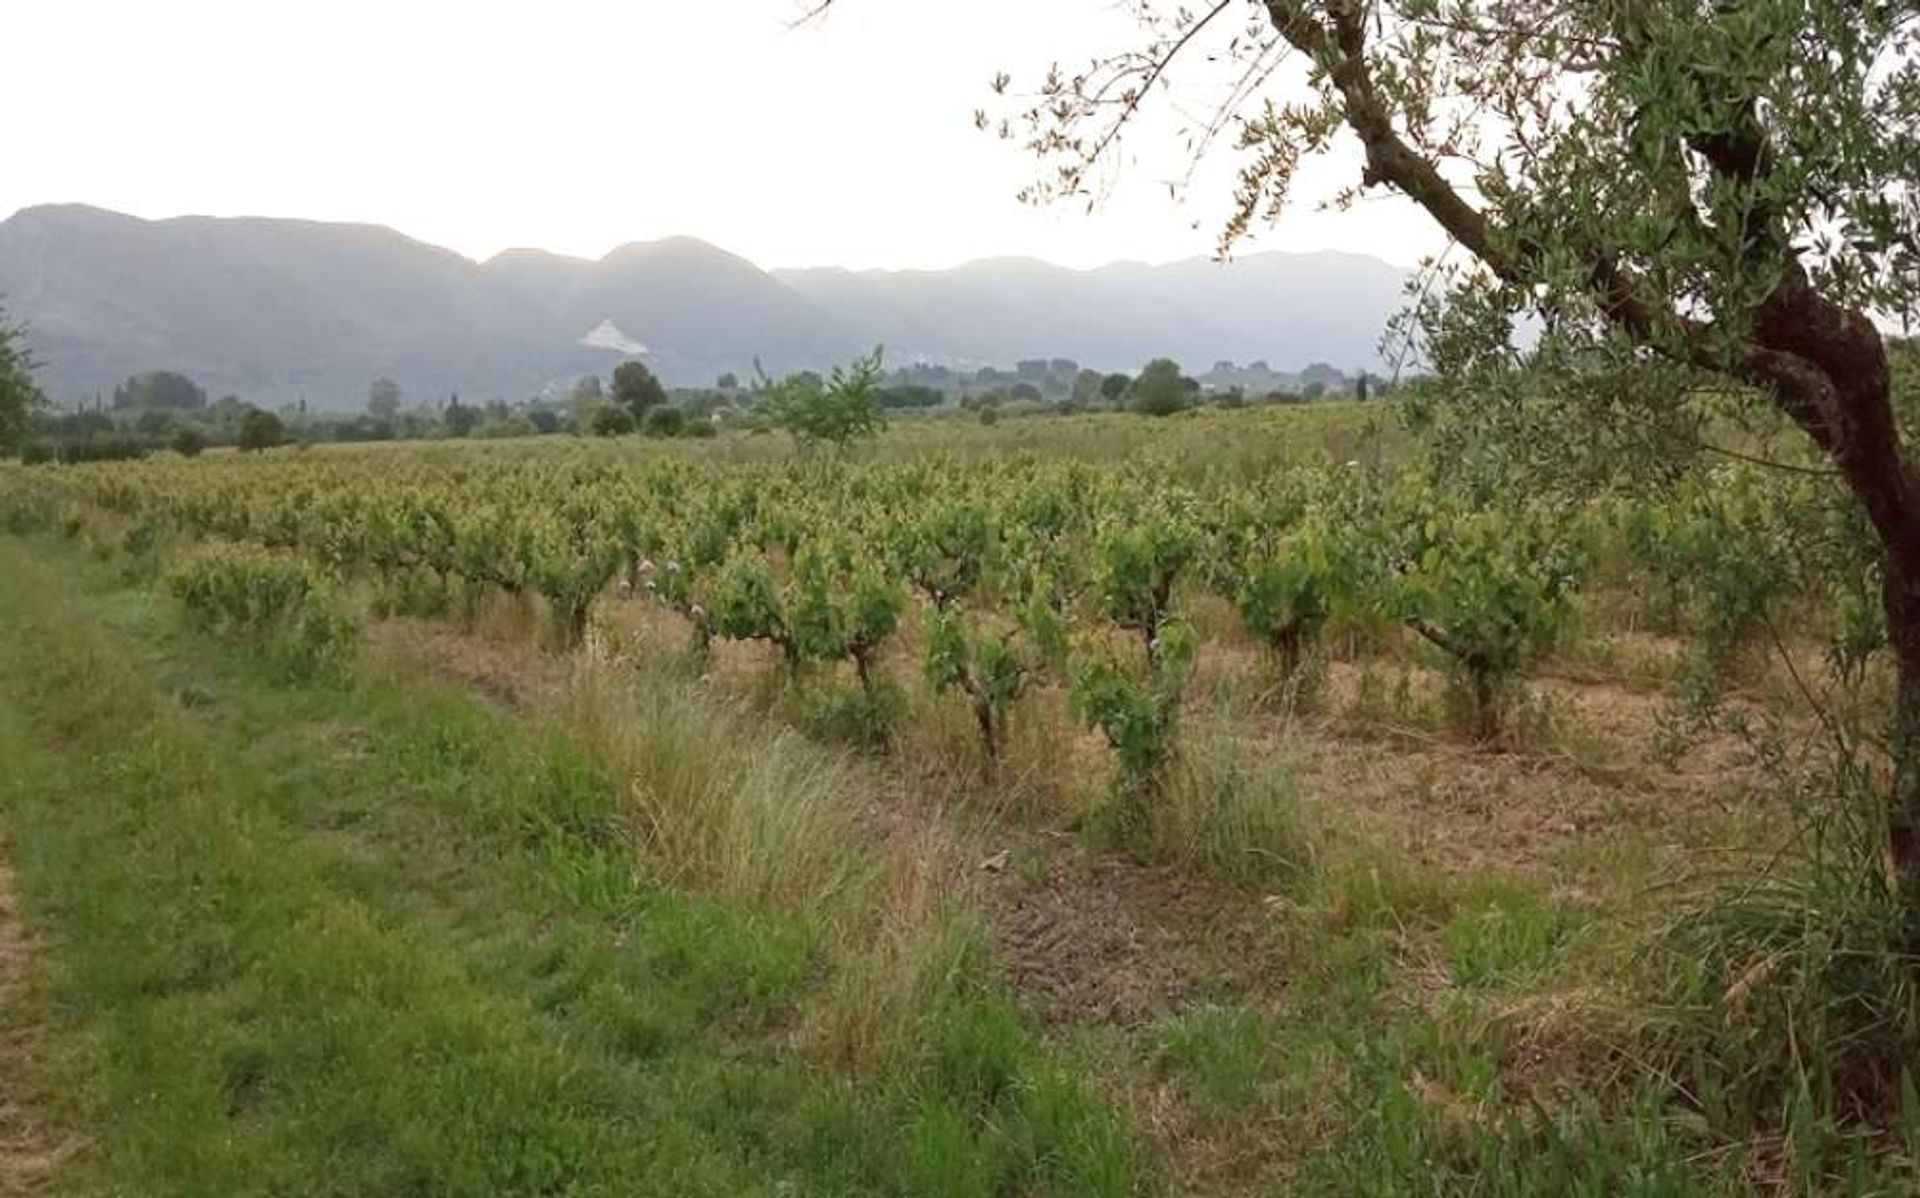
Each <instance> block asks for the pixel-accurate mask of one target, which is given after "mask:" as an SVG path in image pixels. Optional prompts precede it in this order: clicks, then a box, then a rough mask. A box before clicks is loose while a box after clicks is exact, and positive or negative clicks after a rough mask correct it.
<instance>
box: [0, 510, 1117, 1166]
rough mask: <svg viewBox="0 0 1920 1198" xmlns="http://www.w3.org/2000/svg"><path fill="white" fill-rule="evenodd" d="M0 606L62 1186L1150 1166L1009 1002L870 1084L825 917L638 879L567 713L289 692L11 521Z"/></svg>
mask: <svg viewBox="0 0 1920 1198" xmlns="http://www.w3.org/2000/svg"><path fill="white" fill-rule="evenodd" d="M0 626H4V627H6V628H7V629H9V630H10V633H9V635H7V636H5V637H3V638H0V761H4V762H5V763H6V765H7V768H6V769H4V770H3V771H0V820H4V821H5V824H6V826H7V827H8V828H9V829H10V831H11V853H12V859H13V865H14V867H15V869H16V872H17V875H18V886H19V889H20V892H21V907H22V910H23V911H24V912H25V914H26V916H27V922H28V923H29V924H30V925H31V927H32V928H33V929H34V931H35V933H36V935H37V937H38V938H40V939H43V940H44V942H45V945H46V951H45V954H44V955H45V958H46V960H45V961H44V962H43V965H44V966H45V968H44V970H42V971H40V972H43V973H44V975H45V979H46V986H45V989H46V1006H47V1010H48V1012H49V1018H50V1026H49V1030H48V1031H47V1032H46V1033H45V1035H46V1036H47V1037H48V1040H49V1044H48V1051H47V1052H45V1053H44V1054H40V1055H39V1056H38V1057H36V1063H35V1066H34V1073H35V1075H36V1076H35V1077H34V1079H33V1085H34V1092H35V1093H39V1094H48V1095H51V1094H60V1095H62V1096H63V1097H61V1098H60V1099H58V1100H57V1101H55V1102H53V1103H52V1106H53V1109H51V1110H47V1111H45V1112H44V1114H45V1115H46V1117H47V1118H49V1119H50V1120H51V1121H52V1122H53V1123H55V1124H56V1125H58V1126H59V1127H61V1128H63V1129H65V1130H69V1131H72V1132H76V1133H79V1132H84V1133H85V1146H84V1148H83V1150H82V1151H80V1152H78V1153H77V1154H76V1155H75V1156H74V1157H73V1158H72V1159H71V1160H69V1161H68V1162H67V1163H66V1164H65V1165H64V1167H63V1168H62V1169H61V1170H60V1171H59V1174H58V1176H57V1177H56V1178H55V1180H56V1182H57V1188H58V1190H59V1192H72V1193H103V1194H104V1193H115V1194H118V1193H139V1194H179V1195H196V1196H197V1195H225V1194H313V1195H319V1194H338V1195H380V1194H395V1195H401V1194H433V1195H467V1194H471V1195H495V1194H527V1195H532V1194H663V1195H669V1194H670V1195H699V1194H714V1195H721V1194H726V1195H737V1194H864V1193H872V1194H882V1193H900V1194H906V1193H913V1194H936V1193H950V1194H987V1193H993V1192H996V1191H1004V1190H1005V1189H1006V1188H1007V1187H1008V1186H1018V1187H1020V1188H1021V1189H1022V1190H1023V1191H1024V1192H1035V1193H1085V1194H1118V1193H1125V1192H1130V1191H1132V1190H1133V1189H1135V1187H1136V1185H1137V1171H1136V1169H1135V1168H1134V1166H1133V1165H1132V1164H1131V1163H1130V1161H1131V1158H1130V1156H1129V1150H1128V1149H1127V1148H1126V1146H1125V1144H1124V1141H1123V1139H1122V1138H1120V1137H1119V1136H1118V1133H1117V1132H1116V1131H1115V1129H1114V1125H1113V1123H1112V1121H1111V1120H1110V1119H1108V1118H1105V1117H1103V1116H1101V1115H1100V1113H1099V1112H1097V1111H1092V1110H1090V1109H1089V1108H1088V1107H1087V1103H1086V1100H1085V1099H1084V1098H1083V1097H1082V1096H1080V1095H1079V1094H1078V1092H1077V1091H1076V1090H1074V1089H1072V1088H1071V1087H1068V1086H1063V1085H1057V1084H1050V1083H1049V1082H1048V1077H1049V1076H1051V1075H1047V1074H1044V1073H1040V1074H1036V1073H1034V1067H1033V1066H1032V1064H1031V1062H1028V1061H1026V1060H1025V1059H1024V1058H1021V1057H1020V1053H1021V1052H1024V1051H1026V1050H1025V1049H1024V1048H1022V1047H1021V1045H1022V1044H1023V1043H1024V1042H1022V1041H1020V1040H1019V1038H1018V1036H1017V1035H1014V1034H1011V1033H1005V1034H1002V1033H998V1032H994V1031H993V1029H995V1028H997V1027H998V1025H997V1024H995V1023H994V1022H993V1021H992V1020H991V1019H986V1018H983V1019H979V1020H975V1021H973V1022H972V1023H969V1022H967V1021H966V1020H964V1019H962V1020H961V1021H960V1023H959V1025H958V1026H959V1027H960V1030H961V1031H962V1032H968V1033H969V1035H965V1036H962V1037H961V1040H962V1043H961V1047H960V1049H959V1050H958V1051H955V1052H946V1053H944V1054H942V1053H940V1052H935V1053H934V1054H933V1058H934V1059H933V1060H932V1062H931V1065H930V1067H929V1068H926V1069H918V1068H911V1069H904V1070H903V1071H902V1073H901V1075H900V1076H899V1077H898V1078H893V1079H887V1080H883V1081H880V1082H875V1083H872V1084H867V1085H862V1086H857V1087H856V1086H853V1085H851V1084H849V1083H847V1082H846V1081H844V1080H842V1079H840V1078H838V1077H835V1076H834V1075H833V1074H832V1073H831V1072H828V1071H823V1070H821V1069H820V1068H818V1067H816V1066H815V1065H813V1064H812V1063H810V1062H809V1061H807V1060H806V1059H804V1058H803V1057H801V1056H799V1055H798V1054H796V1053H795V1052H794V1051H793V1050H792V1042H793V1034H792V1032H793V1026H792V1025H793V1023H794V1020H795V1012H796V1008H797V1003H798V1002H799V1000H800V998H801V996H802V995H803V993H804V992H805V991H806V990H807V989H808V988H809V987H811V986H815V985H818V984H820V980H819V978H818V977H817V974H818V971H819V967H820V965H819V960H818V955H817V953H816V951H815V949H816V945H815V944H814V943H813V934H812V932H811V931H810V929H809V928H808V927H807V926H806V924H805V923H804V922H802V921H797V920H786V919H782V918H780V917H779V916H777V915H769V914H766V913H764V912H752V911H743V910H739V909H734V908H730V907H728V906H726V905H724V904H721V903H718V902H714V901H708V900H703V899H701V898H699V897H697V896H689V895H685V894H681V893H676V892H674V891H672V890H669V889H666V888H664V887H661V886H658V885H655V884H651V883H650V882H649V881H648V879H646V878H645V877H643V876H640V871H639V870H638V869H636V866H635V863H634V859H633V857H632V855H631V854H630V853H628V852H626V851H624V850H623V847H622V843H623V842H622V834H621V830H620V821H619V815H620V805H619V804H620V796H621V793H622V789H621V787H619V786H617V785H615V784H614V782H613V781H612V780H611V779H610V778H609V777H607V776H606V774H605V771H604V770H603V769H601V768H600V767H599V766H598V765H597V764H596V762H595V761H594V760H593V759H592V758H591V757H590V756H589V755H586V754H584V753H583V752H581V751H580V750H579V749H578V748H577V747H576V746H575V744H574V742H572V741H570V740H569V739H568V738H567V737H565V736H563V735H560V734H558V732H557V731H556V730H555V729H553V728H550V727H546V726H542V725H539V724H537V723H535V722H520V723H516V722H515V721H513V720H511V719H509V718H508V717H506V716H505V715H502V714H500V713H497V712H494V711H491V710H489V709H487V708H485V707H484V706H482V705H479V704H477V703H476V702H475V701H474V700H473V699H472V698H470V697H469V696H466V695H464V694H461V693H459V692H457V691H455V690H452V689H450V688H446V687H440V686H435V685H433V684H431V683H427V682H422V681H419V680H410V679H401V678H383V677H373V678H368V679H363V680H362V681H361V683H360V684H359V685H357V686H355V687H353V688H351V689H336V688H328V687H289V686H285V685H281V684H279V683H277V682H275V681H274V680H273V679H272V678H270V677H269V676H268V674H267V673H266V671H265V670H264V668H262V667H260V666H258V665H256V664H255V663H254V662H252V661H251V660H250V657H249V654H248V653H247V652H245V650H244V647H241V648H238V649H236V648H235V647H225V646H218V645H213V644H211V643H208V642H206V641H204V640H202V639H200V638H198V637H195V636H192V635H189V634H186V633H184V632H182V631H181V630H180V625H179V622H178V620H177V619H176V618H175V614H174V613H173V612H172V610H171V608H170V605H169V604H168V603H167V602H166V601H164V600H162V599H160V598H158V597H157V596H156V595H155V593H154V592H153V591H152V590H150V589H148V588H145V587H136V586H126V585H122V584H121V583H120V582H119V580H118V579H117V577H116V576H114V575H113V574H112V573H111V571H110V569H109V568H107V567H103V566H99V565H96V564H93V563H84V562H81V561H80V560H79V559H78V557H77V556H75V555H72V554H71V553H68V552H65V551H60V550H56V549H48V548H45V547H44V546H41V545H39V544H37V543H36V544H35V545H34V546H32V547H29V546H27V545H25V544H23V543H21V542H18V541H11V540H0ZM979 1028H986V1029H988V1032H989V1033H990V1034H986V1035H985V1038H984V1039H982V1037H981V1036H980V1035H971V1034H970V1032H971V1031H977V1030H978V1029H979ZM996 1036H997V1037H998V1038H997V1039H996V1038H995V1037H996ZM949 1039H951V1037H949ZM983 1062H984V1064H983ZM1009 1079H1013V1080H1018V1081H1019V1082H1020V1085H1019V1087H1018V1088H1019V1090H1020V1093H1021V1095H1022V1096H1021V1097H1020V1098H1018V1099H1009V1098H1007V1096H1006V1095H1005V1094H1004V1093H1001V1091H1002V1090H1004V1089H1005V1088H1006V1087H1004V1086H1002V1085H1000V1083H1001V1082H1003V1081H1007V1080H1009Z"/></svg>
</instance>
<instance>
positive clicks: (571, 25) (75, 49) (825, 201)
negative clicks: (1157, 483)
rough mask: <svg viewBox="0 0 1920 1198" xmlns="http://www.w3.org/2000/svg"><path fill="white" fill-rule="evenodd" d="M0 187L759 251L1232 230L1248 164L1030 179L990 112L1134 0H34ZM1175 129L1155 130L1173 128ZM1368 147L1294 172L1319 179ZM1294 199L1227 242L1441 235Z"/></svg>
mask: <svg viewBox="0 0 1920 1198" xmlns="http://www.w3.org/2000/svg"><path fill="white" fill-rule="evenodd" d="M8 8H9V11H8V13H7V20H6V26H7V29H6V41H7V46H6V49H7V54H6V56H5V62H4V64H3V65H0V110H4V111H6V112H8V113H10V114H12V115H13V118H14V119H12V120H10V121H9V122H8V133H7V140H8V142H9V145H8V154H7V158H8V161H9V163H10V168H9V169H8V170H7V171H6V172H5V173H4V175H0V214H4V213H9V212H12V211H13V210H14V209H17V208H20V207H24V206H27V205H30V204H39V203H50V202H67V201H71V202H81V203H89V204H96V205H99V206H101V207H106V208H114V209H118V210H120V211H125V212H131V213H134V214H136V215H139V216H146V217H164V216H175V215H180V214H184V213H206V214H212V215H222V216H230V215H243V214H245V215H265V216H290V217H307V218H313V219H319V220H354V221H369V222H375V223H379V224H386V225H391V226H393V227H395V228H397V229H399V230H401V231H402V232H404V233H407V234H409V235H412V236H414V237H418V238H421V239H422V240H425V241H430V242H434V243H437V244H440V245H445V246H449V247H451V248H453V249H456V250H459V251H461V252H462V253H465V254H469V255H472V256H474V257H485V256H487V255H489V254H492V253H494V252H496V251H498V250H500V249H503V248H506V247H508V246H518V245H531V246H540V247H543V248H546V249H552V250H556V251H559V252H562V253H570V254H578V255H582V256H587V257H597V256H599V255H600V254H602V253H604V252H606V251H607V250H609V249H611V248H612V247H614V246H616V245H619V244H621V243H623V242H627V241H635V240H647V239H651V238H657V237H665V236H670V235H674V234H685V235H689V236H694V237H700V238H703V239H705V240H707V241H711V242H713V243H715V244H717V245H721V246H724V247H726V248H727V249H730V250H733V251H735V252H736V253H740V254H743V255H745V256H746V257H748V258H751V259H753V260H754V261H755V262H758V263H759V264H761V265H762V266H766V267H784V266H817V265H841V266H850V267H876V266H877V267H929V268H939V267H945V266H950V265H953V264H955V263H958V262H961V261H965V260H969V259H973V258H980V257H991V256H999V255H1015V254H1018V255H1032V256H1035V257H1041V258H1046V259H1050V260H1052V261H1055V262H1060V263H1064V264H1067V265H1072V266H1091V265H1095V264H1098V263H1102V262H1107V261H1112V260H1116V259H1138V260H1146V261H1165V260H1170V259H1174V258H1181V257H1187V256H1192V255H1197V254H1205V253H1208V252H1210V251H1211V250H1212V248H1213V245H1214V242H1215V236H1216V233H1217V231H1218V229H1219V226H1220V223H1221V220H1222V217H1223V215H1224V213H1225V210H1226V190H1225V184H1226V181H1227V180H1229V179H1230V178H1231V174H1230V171H1231V167H1232V163H1231V161H1230V159H1229V158H1227V157H1225V156H1222V157H1221V158H1220V160H1219V161H1218V162H1217V164H1215V165H1214V166H1212V167H1209V168H1208V169H1207V170H1206V171H1205V172H1204V173H1203V183H1202V185H1201V186H1199V187H1197V188H1196V189H1195V191H1194V193H1193V194H1191V195H1190V196H1189V197H1188V199H1187V201H1186V202H1185V203H1180V202H1176V201H1174V200H1172V199H1170V198H1169V196H1168V192H1167V187H1166V180H1167V179H1168V178H1170V177H1172V176H1173V175H1175V174H1177V173H1179V172H1180V171H1181V170H1182V169H1183V167H1184V160H1183V159H1182V158H1180V157H1179V156H1177V155H1176V154H1174V153H1173V152H1172V151H1171V149H1170V148H1169V147H1168V146H1167V145H1166V139H1165V138H1160V139H1146V138H1136V140H1135V150H1136V153H1138V154H1139V155H1141V159H1142V160H1140V161H1136V162H1134V163H1132V164H1131V165H1130V166H1129V167H1128V168H1127V169H1126V170H1125V172H1124V174H1123V175H1122V176H1121V180H1120V182H1119V184H1118V185H1117V186H1116V187H1115V188H1114V189H1113V191H1112V192H1111V194H1109V195H1108V197H1107V198H1106V199H1105V201H1104V202H1103V204H1102V206H1101V207H1100V208H1099V210H1097V211H1096V212H1094V213H1093V214H1092V215H1088V214H1087V212H1086V210H1085V208H1084V206H1082V205H1071V204H1069V205H1062V206H1057V207H1054V208H1049V209H1042V210H1036V209H1032V208H1028V207H1025V206H1022V205H1021V204H1019V203H1018V202H1016V200H1015V199H1014V193H1015V191H1016V190H1018V188H1019V186H1020V184H1021V183H1023V182H1025V181H1026V180H1027V178H1028V177H1029V176H1030V175H1031V173H1032V170H1033V165H1034V164H1033V160H1032V159H1031V158H1029V157H1027V156H1026V155H1025V154H1024V153H1023V152H1022V151H1020V150H1019V149H1018V148H1017V147H1016V146H1013V145H1011V144H1008V143H1004V142H1001V141H998V140H996V139H994V138H992V137H990V136H988V135H986V134H983V133H980V132H978V131H976V130H975V129H974V127H973V123H972V114H973V111H974V109H975V108H977V107H981V106H984V105H988V104H989V103H990V102H991V101H992V100H993V97H992V96H991V95H990V93H989V91H988V86H987V84H988V81H989V80H990V79H991V78H992V76H993V74H994V73H995V72H996V71H998V70H1001V69H1005V70H1007V71H1009V72H1010V73H1011V74H1013V76H1014V78H1015V82H1016V86H1017V85H1018V84H1019V83H1021V82H1023V81H1024V82H1030V81H1033V80H1035V79H1036V78H1037V76H1038V75H1039V73H1040V72H1041V71H1042V70H1043V69H1044V68H1045V66H1046V65H1047V64H1048V63H1050V62H1052V61H1054V60H1055V59H1056V58H1058V59H1063V60H1066V61H1069V62H1078V61H1081V60H1083V59H1085V58H1087V57H1089V56H1090V55H1092V54H1093V53H1095V52H1096V51H1100V50H1106V49H1111V48H1114V47H1116V46H1119V45H1123V44H1125V40H1126V38H1127V35H1128V32H1129V30H1130V29H1131V28H1132V26H1131V24H1130V18H1129V17H1128V16H1127V15H1126V14H1125V13H1124V12H1123V11H1122V10H1121V8H1120V6H1119V5H1118V4H1117V3H1116V2H1115V0H964V2H962V3H954V2H953V0H837V2H836V4H835V8H834V10H833V12H832V13H831V14H830V15H829V16H828V18H827V19H826V20H825V22H824V23H823V24H818V25H809V26H806V27H804V28H801V29H797V30H796V29H793V28H791V27H790V25H789V22H790V19H791V18H792V17H793V16H794V15H795V13H796V0H537V2H528V0H377V2H376V0H331V2H329V3H326V4H295V3H292V2H290V0H165V2H159V0H17V2H16V3H13V4H10V5H8ZM1156 149H1157V150H1158V153H1157V154H1155V153H1154V151H1155V150H1156ZM1356 174H1357V167H1356V165H1355V162H1354V161H1353V160H1352V159H1346V160H1341V161H1332V162H1329V163H1327V164H1326V166H1325V168H1324V169H1317V170H1315V171H1314V172H1312V173H1311V174H1310V175H1308V176H1307V177H1306V178H1305V180H1303V184H1302V187H1301V189H1300V194H1301V195H1302V198H1303V199H1304V200H1308V201H1313V200H1318V199H1320V198H1323V197H1324V196H1325V195H1328V194H1331V192H1332V190H1333V189H1334V188H1335V187H1336V186H1338V185H1340V184H1344V183H1346V182H1349V181H1351V180H1352V178H1353V177H1354V176H1355V175H1356ZM1314 208H1315V205H1314V204H1313V203H1311V202H1305V203H1299V204H1296V205H1295V207H1294V209H1293V210H1292V211H1291V212H1289V214H1288V216H1287V218H1286V219H1285V221H1283V223H1282V224H1281V225H1280V226H1279V227H1276V228H1272V229H1267V230H1262V231H1261V232H1260V234H1259V236H1258V237H1257V238H1256V239H1254V240H1253V241H1251V242H1249V243H1244V244H1243V245H1242V247H1241V248H1240V251H1239V252H1242V253H1245V252H1249V251H1252V250H1258V249H1322V248H1331V249H1344V250H1352V251H1355V252H1360V253H1371V254H1375V255H1378V256H1380V257H1384V258H1387V259H1389V260H1391V261H1395V262H1398V263H1402V264H1411V263H1412V262H1413V261H1414V260H1415V259H1417V258H1418V257H1419V256H1420V255H1422V254H1424V253H1429V252H1433V251H1435V250H1437V249H1438V248H1439V246H1440V241H1439V239H1438V238H1437V237H1436V236H1435V234H1434V233H1433V231H1432V230H1431V227H1430V226H1429V225H1428V224H1427V223H1426V222H1425V221H1423V220H1422V219H1420V218H1419V217H1417V216H1415V215H1413V214H1411V213H1409V212H1408V211H1406V210H1405V209H1404V208H1403V207H1402V202H1400V201H1393V200H1388V201H1380V202H1377V203H1369V204H1367V205H1365V206H1364V207H1363V208H1361V209H1359V210H1356V211H1354V212H1349V213H1345V214H1335V213H1324V212H1318V211H1315V210H1314Z"/></svg>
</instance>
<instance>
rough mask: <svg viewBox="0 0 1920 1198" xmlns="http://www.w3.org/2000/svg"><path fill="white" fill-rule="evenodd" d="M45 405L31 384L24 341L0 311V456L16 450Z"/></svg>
mask: <svg viewBox="0 0 1920 1198" xmlns="http://www.w3.org/2000/svg"><path fill="white" fill-rule="evenodd" d="M45 402H46V401H45V399H44V397H43V396H42V395H41V394H40V387H39V385H38V384H37V383H35V382H34V378H33V356H32V355H31V354H29V353H28V352H27V346H26V340H25V338H24V337H23V335H22V333H21V331H20V329H19V328H18V327H16V326H14V325H12V324H9V323H8V322H7V319H6V313H5V312H4V311H0V453H12V452H14V451H16V450H18V449H19V448H20V443H21V441H22V439H24V437H25V436H26V432H27V427H28V425H29V424H30V423H31V421H32V418H33V414H34V412H35V411H36V410H37V409H39V408H40V406H41V405H42V404H44V403H45Z"/></svg>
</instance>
